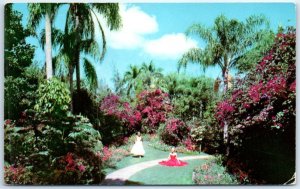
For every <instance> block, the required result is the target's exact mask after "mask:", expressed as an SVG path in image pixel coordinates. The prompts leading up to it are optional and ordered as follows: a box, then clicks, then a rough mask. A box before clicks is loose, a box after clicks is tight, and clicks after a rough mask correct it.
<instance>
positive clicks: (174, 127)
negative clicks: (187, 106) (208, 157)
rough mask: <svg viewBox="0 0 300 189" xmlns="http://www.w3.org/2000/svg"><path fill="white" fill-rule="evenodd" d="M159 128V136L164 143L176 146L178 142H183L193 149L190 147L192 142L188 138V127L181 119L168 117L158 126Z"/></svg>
mask: <svg viewBox="0 0 300 189" xmlns="http://www.w3.org/2000/svg"><path fill="white" fill-rule="evenodd" d="M159 130H160V132H159V133H160V138H161V140H162V141H163V142H164V143H166V144H168V145H172V146H177V145H178V144H179V143H183V142H185V143H186V146H187V147H188V148H190V150H193V149H194V148H193V147H192V145H193V143H192V141H191V139H190V138H189V132H190V128H189V127H187V125H186V124H185V123H184V122H183V121H181V120H179V119H177V118H170V119H168V120H167V121H166V123H165V124H162V125H161V126H160V128H159Z"/></svg>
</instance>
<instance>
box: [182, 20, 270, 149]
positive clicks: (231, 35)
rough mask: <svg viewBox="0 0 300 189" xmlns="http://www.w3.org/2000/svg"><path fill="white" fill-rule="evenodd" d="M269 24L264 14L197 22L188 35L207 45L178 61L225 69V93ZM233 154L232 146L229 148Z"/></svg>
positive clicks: (191, 51)
mask: <svg viewBox="0 0 300 189" xmlns="http://www.w3.org/2000/svg"><path fill="white" fill-rule="evenodd" d="M263 26H265V27H266V28H269V23H268V21H267V20H266V18H265V17H264V16H262V15H260V16H250V17H248V18H247V19H246V21H245V22H240V21H238V20H236V19H230V20H229V19H227V18H226V17H225V16H224V15H221V16H218V17H217V18H216V19H215V23H214V26H213V27H211V28H207V27H205V26H203V25H201V24H194V25H192V26H190V27H189V28H188V30H187V32H186V33H187V35H188V36H189V35H191V34H196V35H198V36H199V37H200V38H201V39H202V40H204V42H206V47H205V48H204V49H199V48H192V49H190V50H189V51H188V52H186V53H185V54H184V55H183V56H182V58H181V59H180V60H179V62H178V65H179V67H178V69H180V67H181V66H184V67H186V65H187V64H188V62H194V63H198V64H200V65H201V66H203V68H204V69H205V68H207V67H209V66H219V67H220V68H221V72H222V79H223V83H224V93H225V92H226V90H227V88H228V73H229V70H230V69H232V68H238V67H239V66H238V65H239V61H240V60H241V59H242V58H243V56H244V55H245V54H246V53H247V52H249V50H251V49H253V48H254V47H255V46H257V44H259V41H261V40H262V38H263V37H264V36H265V33H266V32H267V30H262V27H263ZM224 123H225V124H224V132H223V134H224V141H225V143H226V144H227V142H228V138H227V136H228V123H227V121H226V120H224ZM226 151H227V152H226V153H227V155H228V154H229V147H228V146H227V149H226Z"/></svg>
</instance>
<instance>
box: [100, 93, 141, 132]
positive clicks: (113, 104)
mask: <svg viewBox="0 0 300 189" xmlns="http://www.w3.org/2000/svg"><path fill="white" fill-rule="evenodd" d="M100 110H101V111H102V112H104V115H107V116H113V117H115V118H117V119H118V120H120V122H121V124H122V125H123V126H126V127H127V130H128V131H130V132H131V133H132V132H134V131H136V130H137V129H138V126H139V124H140V121H141V118H142V117H141V113H140V112H139V111H137V110H135V109H134V108H132V107H131V106H130V104H129V103H128V102H123V101H122V100H121V99H120V97H119V96H117V95H114V94H110V95H108V96H106V97H105V98H104V99H103V100H102V102H101V105H100Z"/></svg>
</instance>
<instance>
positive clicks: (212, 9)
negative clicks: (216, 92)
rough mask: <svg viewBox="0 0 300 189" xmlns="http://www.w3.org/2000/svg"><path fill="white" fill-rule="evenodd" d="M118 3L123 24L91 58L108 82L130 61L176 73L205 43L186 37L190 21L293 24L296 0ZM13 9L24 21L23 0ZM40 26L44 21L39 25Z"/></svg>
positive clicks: (190, 71)
mask: <svg viewBox="0 0 300 189" xmlns="http://www.w3.org/2000/svg"><path fill="white" fill-rule="evenodd" d="M120 8H121V9H120V13H121V15H122V18H123V28H122V29H121V30H120V31H113V32H111V31H109V30H108V29H106V37H107V41H108V49H107V54H106V56H105V59H104V61H103V62H102V63H101V64H100V63H99V62H94V65H95V66H96V71H97V73H98V78H99V80H102V82H104V83H106V84H108V85H109V86H110V87H112V86H113V83H112V76H113V73H114V70H118V71H119V72H120V73H121V74H123V73H124V72H125V71H126V70H127V69H128V68H129V65H130V64H132V65H133V64H135V65H139V64H142V63H143V62H150V61H151V60H152V61H153V63H154V64H155V65H156V66H157V67H160V68H162V69H163V72H164V73H171V72H176V70H177V61H178V59H179V57H180V56H181V55H182V54H183V53H184V52H185V51H186V50H188V49H189V48H191V47H200V48H201V47H203V45H204V44H203V43H202V42H201V41H200V40H199V39H197V38H196V37H194V36H192V37H191V38H185V36H184V32H185V31H186V29H187V28H188V27H189V26H190V25H192V24H193V23H201V24H204V25H206V26H212V24H213V22H214V20H215V18H216V17H217V16H219V15H220V14H224V15H225V16H227V17H228V18H236V19H239V20H242V21H243V20H245V19H246V18H247V17H249V16H250V15H253V14H256V15H258V14H264V15H265V16H266V17H267V18H268V19H269V20H270V26H271V29H273V30H274V31H276V30H277V28H278V26H279V25H281V26H296V12H295V5H294V4H292V3H171V4H170V3H137V4H120ZM14 9H15V10H18V11H20V12H21V13H22V14H23V20H22V23H23V24H24V25H26V24H27V19H28V10H27V4H15V5H14ZM66 10H67V6H64V7H62V8H61V9H60V11H59V15H58V16H57V19H56V20H55V27H57V28H59V29H63V28H64V24H65V14H66ZM43 27H44V21H43V22H42V23H41V24H40V26H39V28H38V30H41V29H42V28H43ZM38 33H39V31H38ZM27 41H28V43H31V44H33V45H35V46H37V49H36V52H35V57H34V61H35V62H37V63H38V64H39V65H42V64H43V62H44V60H45V54H44V52H43V51H42V49H41V47H40V45H39V43H38V41H37V40H36V39H35V38H33V37H30V38H28V39H27ZM99 41H100V35H99ZM55 53H57V52H55V51H54V54H55ZM81 70H82V69H81ZM185 72H186V74H187V75H192V76H200V75H203V74H205V75H206V76H209V77H212V78H216V77H217V76H218V75H220V70H219V69H218V68H209V69H207V70H206V72H205V73H204V72H203V71H202V68H201V67H200V66H199V65H196V64H189V65H188V67H187V69H186V70H185Z"/></svg>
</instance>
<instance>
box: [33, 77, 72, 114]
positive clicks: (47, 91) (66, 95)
mask: <svg viewBox="0 0 300 189" xmlns="http://www.w3.org/2000/svg"><path fill="white" fill-rule="evenodd" d="M37 95H38V97H37V98H38V100H37V103H36V105H35V106H34V109H35V110H36V111H37V113H38V114H39V115H40V116H46V117H47V118H49V119H53V118H60V117H64V116H66V115H67V112H68V109H69V104H70V101H71V98H70V92H69V90H68V88H67V86H66V84H65V83H63V82H61V81H59V80H58V79H56V78H52V79H51V80H46V81H44V82H43V83H41V84H40V86H39V88H38V90H37Z"/></svg>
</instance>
